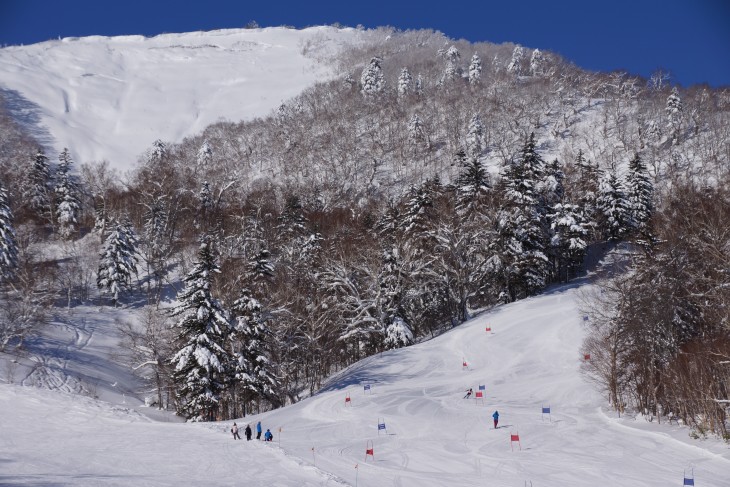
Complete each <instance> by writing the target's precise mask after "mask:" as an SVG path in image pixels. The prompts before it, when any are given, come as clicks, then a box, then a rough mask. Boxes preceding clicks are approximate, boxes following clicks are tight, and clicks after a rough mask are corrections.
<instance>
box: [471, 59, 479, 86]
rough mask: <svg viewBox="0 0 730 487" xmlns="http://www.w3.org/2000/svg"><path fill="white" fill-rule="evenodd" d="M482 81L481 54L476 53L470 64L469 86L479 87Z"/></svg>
mask: <svg viewBox="0 0 730 487" xmlns="http://www.w3.org/2000/svg"><path fill="white" fill-rule="evenodd" d="M481 79H482V58H480V57H479V54H477V53H474V55H473V56H472V57H471V62H469V84H470V85H472V86H475V85H478V84H479V83H480V82H481Z"/></svg>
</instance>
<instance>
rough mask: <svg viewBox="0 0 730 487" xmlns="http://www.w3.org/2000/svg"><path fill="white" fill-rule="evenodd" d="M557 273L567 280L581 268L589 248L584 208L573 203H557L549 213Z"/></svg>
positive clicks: (560, 277)
mask: <svg viewBox="0 0 730 487" xmlns="http://www.w3.org/2000/svg"><path fill="white" fill-rule="evenodd" d="M549 220H550V230H551V232H552V237H551V241H550V245H551V247H552V249H553V253H554V256H555V258H554V263H555V267H556V268H555V274H556V277H557V279H558V280H560V281H563V282H564V281H567V280H568V279H569V278H570V277H572V276H574V275H575V274H576V272H577V271H578V270H579V269H580V268H581V266H582V264H583V259H584V258H585V255H586V251H587V248H588V235H589V228H588V227H587V226H586V224H585V221H584V217H583V210H582V208H581V207H580V206H578V205H574V204H571V203H557V204H555V205H554V206H553V207H552V212H551V213H550V215H549Z"/></svg>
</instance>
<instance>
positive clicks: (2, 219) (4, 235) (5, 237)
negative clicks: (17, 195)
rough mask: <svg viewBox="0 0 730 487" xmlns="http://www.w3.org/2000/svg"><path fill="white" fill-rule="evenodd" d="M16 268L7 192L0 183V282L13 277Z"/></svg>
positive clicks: (16, 245)
mask: <svg viewBox="0 0 730 487" xmlns="http://www.w3.org/2000/svg"><path fill="white" fill-rule="evenodd" d="M17 268H18V244H17V241H16V237H15V228H14V227H13V212H12V211H11V210H10V203H9V202H8V193H7V191H6V190H5V188H4V187H3V186H1V185H0V284H3V283H5V282H8V281H10V280H12V279H13V278H14V277H15V271H16V269H17Z"/></svg>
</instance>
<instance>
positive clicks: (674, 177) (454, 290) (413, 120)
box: [0, 33, 730, 431]
mask: <svg viewBox="0 0 730 487" xmlns="http://www.w3.org/2000/svg"><path fill="white" fill-rule="evenodd" d="M416 38H417V42H416V40H415V39H416ZM404 47H408V49H405V48H404ZM460 52H464V53H467V52H468V53H472V52H473V53H474V54H473V55H472V56H471V57H469V56H467V59H465V60H462V57H461V54H460ZM348 56H349V57H348ZM347 59H355V62H350V63H349V64H348V63H345V62H343V63H342V64H343V66H344V67H342V79H338V80H335V81H332V82H327V83H321V84H319V85H316V86H314V87H312V88H311V89H309V90H307V91H306V92H304V93H302V94H301V95H299V96H298V97H296V98H295V99H292V100H288V101H287V102H285V103H284V104H283V105H282V106H281V107H280V108H279V110H277V112H276V113H274V114H272V115H271V116H270V117H266V118H263V119H257V120H253V121H249V122H226V121H221V122H218V123H216V124H214V125H212V126H210V127H207V128H206V129H205V130H204V131H203V132H202V133H200V134H198V135H195V136H192V137H189V138H187V139H185V140H183V141H181V142H179V143H164V142H162V141H156V142H155V143H154V144H153V146H152V147H151V149H150V150H149V151H148V152H147V154H145V155H144V156H143V157H142V158H141V161H140V164H139V166H138V167H137V169H136V171H135V172H134V174H132V175H130V177H129V178H128V180H127V181H125V185H124V187H121V185H120V186H119V187H111V185H107V184H104V185H97V186H99V187H95V188H92V187H91V186H92V185H91V184H90V183H91V179H93V178H86V181H84V184H79V181H77V180H76V179H75V177H74V174H73V169H72V167H71V158H70V155H69V154H70V152H69V151H64V152H63V153H62V154H61V157H60V160H59V164H58V165H57V167H55V168H53V167H49V165H48V159H47V158H46V156H45V155H44V154H43V152H39V151H37V148H36V147H33V148H32V150H29V149H28V147H25V146H22V147H23V148H24V150H25V151H26V152H25V153H24V154H23V157H24V158H23V159H22V164H23V165H24V167H27V166H28V161H33V167H32V170H31V176H30V177H29V178H25V179H23V181H24V183H23V184H24V187H23V188H22V190H20V189H21V188H18V189H17V190H16V189H15V188H11V191H10V194H9V197H8V201H9V203H8V205H9V207H12V209H13V210H15V209H17V210H19V211H17V212H16V214H19V215H22V224H24V225H28V226H34V228H37V229H38V234H44V235H46V236H45V237H43V238H44V239H45V243H46V244H48V245H55V243H54V242H53V239H54V238H56V237H60V238H61V239H64V240H65V241H66V244H64V245H67V246H68V247H67V248H68V249H69V252H68V254H67V256H66V258H65V259H59V262H58V265H59V266H60V269H61V271H60V274H61V275H63V276H67V279H66V278H64V279H66V281H67V282H65V283H64V285H63V286H62V287H63V289H65V290H67V291H68V300H67V304H68V305H69V306H71V305H72V301H73V300H72V294H73V291H74V289H77V288H78V287H79V286H78V282H77V281H78V280H79V279H80V278H77V277H74V276H78V275H80V274H81V271H80V270H78V268H77V267H74V266H75V265H81V262H82V260H81V257H80V255H79V254H83V252H82V251H79V250H78V249H77V250H74V251H73V252H72V250H73V249H72V247H71V246H72V245H74V244H75V243H77V242H81V241H84V242H86V241H87V240H91V239H89V238H88V235H89V233H90V232H92V229H93V228H95V230H93V231H95V232H96V233H97V234H96V235H95V236H94V241H102V242H103V248H102V249H99V252H98V253H97V252H94V253H93V254H94V258H96V255H99V259H98V261H97V262H96V263H97V264H98V265H94V266H93V268H94V270H96V271H97V272H96V278H97V281H96V282H97V286H98V288H99V289H100V291H102V292H104V293H108V294H109V295H111V297H112V300H113V302H114V304H115V305H119V304H122V303H121V301H120V300H119V296H120V293H121V292H122V291H127V292H128V294H129V295H131V294H133V293H134V291H135V289H134V287H133V286H131V282H132V277H133V276H134V277H137V272H138V271H139V273H140V276H139V277H140V286H137V288H139V289H144V290H146V297H147V305H148V306H150V307H152V308H155V309H156V308H157V307H158V306H159V307H160V308H161V309H164V308H165V307H168V306H171V303H170V301H171V299H172V298H173V295H174V294H175V291H178V292H177V296H176V300H177V306H175V307H174V309H175V311H174V314H175V317H176V319H177V325H176V328H175V330H176V331H178V335H177V340H176V341H175V346H174V347H173V348H174V350H167V351H165V352H164V353H163V352H158V351H157V350H158V347H157V342H156V341H155V340H152V339H151V338H150V339H146V338H145V339H144V340H143V337H146V336H147V335H146V334H145V333H142V330H141V328H142V327H141V326H140V329H138V330H136V332H137V333H138V335H134V337H135V340H136V341H135V343H136V344H137V345H135V347H136V350H137V353H138V355H137V356H136V363H137V364H140V363H150V364H152V363H153V364H154V366H151V367H152V368H151V369H144V370H149V373H150V375H149V378H150V379H151V380H152V379H154V380H153V382H154V383H155V384H156V389H157V391H158V395H159V396H160V398H159V403H160V404H162V402H163V401H162V399H161V396H162V393H161V392H159V391H165V390H170V389H175V391H176V392H177V404H176V407H177V409H178V411H179V412H180V413H181V414H183V415H185V416H186V417H189V418H197V419H210V418H215V417H233V416H235V415H239V414H242V413H245V412H250V411H259V410H263V409H267V408H270V407H275V406H278V405H281V404H285V403H287V402H291V401H296V400H298V399H299V398H300V397H302V395H304V394H307V393H313V392H315V391H316V389H317V388H318V387H319V386H320V385H321V384H322V381H323V380H324V379H325V378H326V377H327V376H328V375H330V374H331V373H333V372H335V371H337V370H339V369H341V368H342V367H345V366H347V365H349V364H351V363H353V362H354V361H356V360H358V359H360V358H362V357H364V356H366V355H369V354H373V353H378V352H380V351H383V350H387V349H391V348H397V347H402V346H407V345H409V344H411V343H413V342H416V341H419V340H423V339H425V338H428V337H431V336H434V335H436V334H438V333H440V332H442V331H444V330H447V329H449V328H451V327H453V326H456V325H458V324H459V323H461V322H463V321H464V320H466V319H468V318H469V317H470V316H471V315H472V314H473V312H475V310H478V309H483V308H487V307H490V306H494V305H497V304H499V303H504V302H509V301H514V300H517V299H522V298H524V297H527V296H531V295H535V294H537V293H539V292H541V291H542V290H544V289H545V288H546V287H547V286H548V285H550V284H553V283H558V282H566V281H567V280H569V279H571V278H574V277H576V276H578V275H580V274H581V273H582V272H583V271H584V270H585V267H584V264H585V259H586V257H587V256H589V254H591V253H592V254H593V255H592V257H594V258H595V254H596V253H597V252H598V251H599V250H600V249H601V248H602V247H603V248H612V246H615V245H622V246H623V245H628V244H630V246H629V247H626V248H628V249H629V250H630V252H631V259H630V260H631V261H632V265H633V267H632V273H631V274H630V275H629V277H626V276H622V277H621V279H618V280H616V281H611V282H610V283H609V284H608V285H607V287H606V289H607V291H606V293H605V294H604V297H603V298H601V299H602V300H603V301H601V303H602V304H601V310H600V313H597V314H596V315H595V318H594V319H593V320H592V321H591V322H590V323H591V324H590V326H591V327H592V328H591V335H590V337H589V339H588V341H587V342H586V347H587V349H590V350H591V351H592V352H591V355H592V356H593V357H594V360H592V361H591V362H590V364H589V368H590V367H593V366H595V370H593V371H592V372H591V373H592V374H593V376H594V377H596V378H597V380H598V381H599V382H600V383H601V384H602V385H604V386H605V387H606V388H607V389H608V390H609V392H610V394H609V395H610V397H611V401H612V403H613V404H614V405H616V406H617V407H623V406H624V404H630V405H632V406H635V407H637V408H641V409H648V410H651V411H653V414H659V411H658V408H659V407H660V406H661V407H662V408H663V411H665V412H666V411H668V410H672V411H676V412H677V414H679V411H684V412H683V413H682V414H684V415H685V416H684V417H686V420H687V421H688V422H690V423H691V422H692V421H693V419H692V418H696V417H698V415H703V417H705V418H714V419H712V420H709V419H708V421H710V422H711V424H710V426H709V428H710V429H713V430H716V431H719V430H722V428H721V427H720V426H719V424H720V423H721V421H722V420H723V418H724V416H723V414H724V413H723V411H724V410H723V407H722V404H724V403H722V402H721V401H723V400H727V399H728V398H727V387H728V378H727V366H725V368H723V365H722V362H723V361H726V360H730V359H728V358H727V355H728V349H727V346H728V326H727V324H726V322H727V308H726V307H725V306H727V298H728V297H727V296H726V293H725V291H726V289H727V273H726V269H727V241H728V240H727V238H728V237H727V235H726V234H725V233H724V232H723V229H722V226H721V225H720V222H721V221H722V220H723V217H726V216H727V207H726V205H725V204H724V203H725V202H726V201H727V197H728V196H727V193H726V189H725V188H727V187H728V185H727V182H728V177H729V172H728V170H727V168H728V167H730V166H729V165H728V157H730V154H728V152H727V150H726V148H727V143H728V132H727V113H728V110H730V105H729V104H728V103H727V93H725V92H723V91H721V90H709V91H707V92H706V95H701V94H693V93H692V92H691V90H680V89H678V88H677V89H673V90H672V91H670V87H669V86H665V87H658V88H656V89H643V88H642V86H641V85H642V83H641V82H640V80H638V79H636V78H631V77H629V76H628V75H626V74H625V73H614V74H611V75H605V74H596V73H587V72H584V71H581V70H579V69H578V68H576V67H574V66H571V65H569V64H568V63H566V62H564V61H562V60H560V59H559V58H558V57H557V56H554V55H552V54H550V53H547V52H541V51H537V50H530V49H527V48H525V47H522V46H510V45H505V46H494V45H487V44H478V45H468V44H467V43H463V42H459V43H452V42H450V41H449V42H445V39H443V38H442V37H441V36H439V35H436V34H427V33H421V34H420V35H419V36H416V35H415V34H414V33H397V35H395V37H394V38H393V42H391V43H389V44H387V45H382V44H377V45H367V44H365V45H363V46H359V47H358V48H352V51H349V52H347V53H345V54H344V55H343V57H342V60H347ZM358 78H359V86H358V83H357V82H355V81H354V80H355V79H358ZM695 95H696V96H695ZM680 97H681V98H680ZM690 106H696V107H702V108H703V109H702V110H694V111H691V113H692V114H693V115H692V116H689V113H690V110H692V109H691V108H690ZM710 107H712V108H710ZM11 162H12V164H11ZM2 163H3V166H2V167H3V178H4V182H5V184H6V185H7V184H8V181H9V178H10V176H11V175H13V174H15V172H14V171H16V169H15V166H17V165H18V164H21V162H17V161H16V162H13V161H8V160H3V161H2ZM102 186H103V188H102ZM703 193H706V194H707V195H712V199H708V198H709V196H708V197H704V196H703ZM223 196H225V198H224V197H223ZM712 201H714V203H713V202H712ZM90 202H95V203H98V204H96V205H95V206H96V208H92V205H90V204H89V203H90ZM690 207H694V208H695V209H697V208H702V209H703V211H704V213H706V214H703V215H694V214H692V213H691V210H690ZM92 210H96V211H92ZM94 217H96V219H95V218H94ZM126 217H128V218H129V222H128V223H124V224H120V223H117V222H121V221H126V220H124V218H126ZM96 222H103V224H98V225H95V223H96ZM2 224H4V223H3V220H2V219H0V225H2ZM44 232H45V233H44ZM135 235H137V236H136V237H135ZM203 236H204V238H205V240H204V244H203V246H200V239H201V237H203ZM46 237H47V238H46ZM136 240H139V242H137V241H136ZM627 243H628V244H627ZM8 245H9V244H8ZM97 245H98V244H97ZM8 248H9V247H8ZM79 248H80V247H79ZM196 250H197V254H196V253H195V252H196ZM704 253H707V256H706V257H705V258H703V257H702V256H703V255H704ZM703 260H706V262H704V261H703ZM678 263H682V266H679V264H678ZM137 264H140V265H139V268H138V266H137ZM690 264H691V265H690ZM87 267H88V266H87ZM10 268H11V267H10V266H8V269H10ZM686 273H689V275H685V274H686ZM184 276H185V277H184ZM181 279H183V282H184V289H181V288H182V287H183V286H182V284H181V282H180V280H181ZM8 281H9V282H10V281H12V278H11V276H10V275H9V279H8ZM698 296H702V297H703V298H706V299H700V298H699V297H698ZM622 300H623V301H622ZM124 301H126V300H124ZM130 301H132V300H130ZM619 304H620V306H619ZM129 305H132V304H131V303H130V304H129ZM614 311H615V312H614ZM599 315H600V316H599ZM142 321H143V322H144V323H146V325H145V327H146V328H145V329H149V330H150V334H152V335H159V333H158V332H159V330H156V329H155V327H153V326H152V325H151V324H152V323H157V322H159V320H157V319H152V318H150V319H145V320H142ZM148 325H149V326H148ZM130 336H132V335H130ZM648 337H651V338H648ZM145 340H146V341H145ZM140 343H146V345H140ZM153 344H154V346H153ZM150 357H152V358H150ZM165 361H167V362H165ZM163 363H164V365H163ZM171 369H174V370H171ZM698 374H700V375H701V379H698V380H697V381H694V382H692V377H695V376H697V375H698ZM680 384H684V385H682V386H680ZM680 387H681V388H682V389H681V390H680V389H679V388H680ZM690 392H691V394H690ZM683 397H684V398H689V397H692V401H695V402H694V403H693V402H691V401H689V399H686V400H685V399H682V398H683ZM698 397H702V398H703V399H702V400H701V401H700V400H699V399H697V398H698ZM712 400H715V401H714V403H713V402H712ZM164 402H170V401H164ZM172 402H173V403H174V402H175V400H173V401H172ZM710 405H713V407H710ZM697 424H698V425H699V423H697Z"/></svg>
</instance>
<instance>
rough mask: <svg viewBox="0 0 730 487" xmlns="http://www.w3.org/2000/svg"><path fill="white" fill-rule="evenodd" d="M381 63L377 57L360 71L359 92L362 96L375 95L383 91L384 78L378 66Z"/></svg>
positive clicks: (381, 69)
mask: <svg viewBox="0 0 730 487" xmlns="http://www.w3.org/2000/svg"><path fill="white" fill-rule="evenodd" d="M382 62H383V60H382V59H380V58H379V57H374V58H372V59H371V60H370V63H369V64H368V65H367V66H366V67H365V69H363V70H362V75H361V76H360V91H361V92H362V94H363V95H365V96H372V95H376V94H378V93H380V92H382V91H383V90H384V89H385V76H384V75H383V68H382V67H381V66H380V64H381V63H382Z"/></svg>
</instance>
